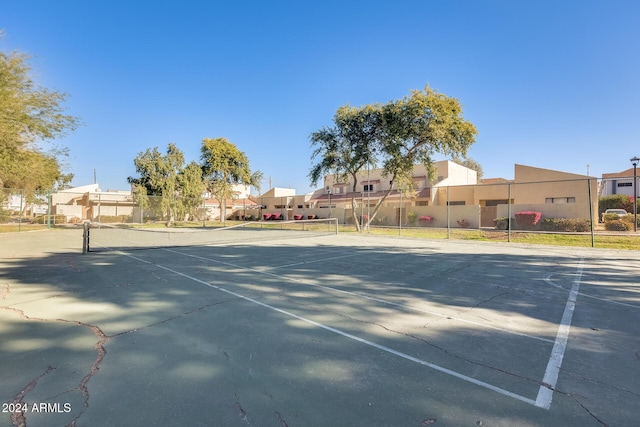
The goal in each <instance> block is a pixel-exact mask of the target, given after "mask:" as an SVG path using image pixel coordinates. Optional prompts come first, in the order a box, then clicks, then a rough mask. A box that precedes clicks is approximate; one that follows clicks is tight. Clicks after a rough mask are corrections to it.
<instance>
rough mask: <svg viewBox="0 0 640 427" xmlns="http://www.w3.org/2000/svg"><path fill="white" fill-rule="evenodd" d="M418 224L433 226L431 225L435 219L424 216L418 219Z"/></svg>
mask: <svg viewBox="0 0 640 427" xmlns="http://www.w3.org/2000/svg"><path fill="white" fill-rule="evenodd" d="M418 222H419V223H420V225H431V223H432V222H433V217H432V216H429V215H423V216H421V217H419V218H418Z"/></svg>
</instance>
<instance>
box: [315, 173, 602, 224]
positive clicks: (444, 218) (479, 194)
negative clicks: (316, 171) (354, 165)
mask: <svg viewBox="0 0 640 427" xmlns="http://www.w3.org/2000/svg"><path fill="white" fill-rule="evenodd" d="M433 166H434V170H435V176H434V179H431V180H430V179H429V177H428V174H427V173H426V170H425V168H424V166H422V165H416V168H415V170H414V174H413V178H412V183H413V188H411V189H397V188H391V192H390V193H389V195H388V197H387V198H386V199H385V200H384V202H383V203H382V205H381V206H382V207H381V209H380V213H379V214H378V215H379V216H380V217H379V218H378V222H379V223H381V224H386V225H394V224H395V225H397V224H398V223H400V222H401V223H403V224H405V223H408V222H409V218H410V217H413V218H415V217H420V216H430V217H432V218H434V222H433V225H434V226H442V227H445V226H456V225H457V224H458V223H459V221H460V223H463V222H466V223H468V224H470V225H469V226H470V227H493V225H494V220H495V219H496V218H500V217H509V216H510V217H513V216H514V215H515V213H516V212H520V211H529V210H534V211H539V212H542V213H543V217H548V218H551V217H557V218H559V217H562V218H584V219H588V218H593V219H596V218H597V203H598V202H597V200H598V199H597V194H598V193H597V191H598V187H597V180H596V178H594V177H589V176H586V175H578V174H572V173H567V172H561V171H555V170H550V169H543V168H537V167H532V166H525V165H518V164H516V165H515V171H514V179H513V180H506V179H502V178H495V179H485V180H482V181H481V182H477V174H476V172H475V171H473V170H471V169H468V168H466V167H464V166H461V165H459V164H457V163H454V162H451V161H439V162H435V163H434V164H433ZM360 176H361V180H359V182H358V183H357V186H356V191H355V192H354V191H353V183H352V182H337V181H336V180H335V178H334V177H333V176H327V177H325V185H324V188H323V189H320V190H318V191H316V192H315V193H314V194H313V196H312V197H311V199H310V200H309V203H308V205H309V206H311V207H312V208H314V210H315V211H317V212H320V216H321V217H327V216H329V215H328V213H329V211H330V210H332V212H331V216H338V217H339V218H340V217H341V216H342V217H343V220H344V221H345V222H348V221H349V219H348V218H349V217H350V216H351V215H352V214H351V206H352V197H353V196H355V199H356V209H360V212H359V213H358V214H359V215H362V216H365V215H366V214H367V213H369V212H371V209H373V208H374V207H375V206H376V205H377V203H378V202H379V201H380V200H381V198H382V197H383V195H384V194H385V193H386V192H387V191H388V190H389V189H390V185H391V183H390V182H389V180H388V178H386V177H385V176H384V175H383V173H382V170H381V169H376V170H371V171H365V172H363V173H361V175H360ZM345 210H346V211H348V213H346V214H342V212H340V211H345Z"/></svg>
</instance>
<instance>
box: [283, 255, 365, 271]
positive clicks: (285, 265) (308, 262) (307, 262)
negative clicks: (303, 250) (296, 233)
mask: <svg viewBox="0 0 640 427" xmlns="http://www.w3.org/2000/svg"><path fill="white" fill-rule="evenodd" d="M354 256H358V255H357V254H348V255H340V256H334V257H329V258H321V259H320V258H319V259H313V260H307V261H301V262H294V263H291V264H282V265H276V266H274V267H271V268H286V267H295V266H297V265H304V264H313V263H316V262H325V261H332V260H334V259H340V258H350V257H354Z"/></svg>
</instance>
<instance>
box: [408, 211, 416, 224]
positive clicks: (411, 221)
mask: <svg viewBox="0 0 640 427" xmlns="http://www.w3.org/2000/svg"><path fill="white" fill-rule="evenodd" d="M416 219H418V214H417V213H415V212H409V213H408V214H407V222H408V223H409V225H414V224H415V223H416Z"/></svg>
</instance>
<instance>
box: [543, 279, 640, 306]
mask: <svg viewBox="0 0 640 427" xmlns="http://www.w3.org/2000/svg"><path fill="white" fill-rule="evenodd" d="M556 274H557V273H549V274H546V275H545V276H544V281H545V282H546V283H547V284H548V285H551V286H553V287H554V288H558V289H562V290H563V291H566V289H565V288H563V287H562V286H560V285H556V284H555V283H553V279H552V277H553V276H555V275H556ZM578 295H580V296H581V297H585V298H591V299H597V300H598V301H602V302H606V303H609V304H616V305H623V306H625V307H631V308H640V305H635V304H629V303H626V302H620V301H613V300H610V299H606V298H600V297H596V296H593V295H589V294H585V293H584V292H578Z"/></svg>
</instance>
